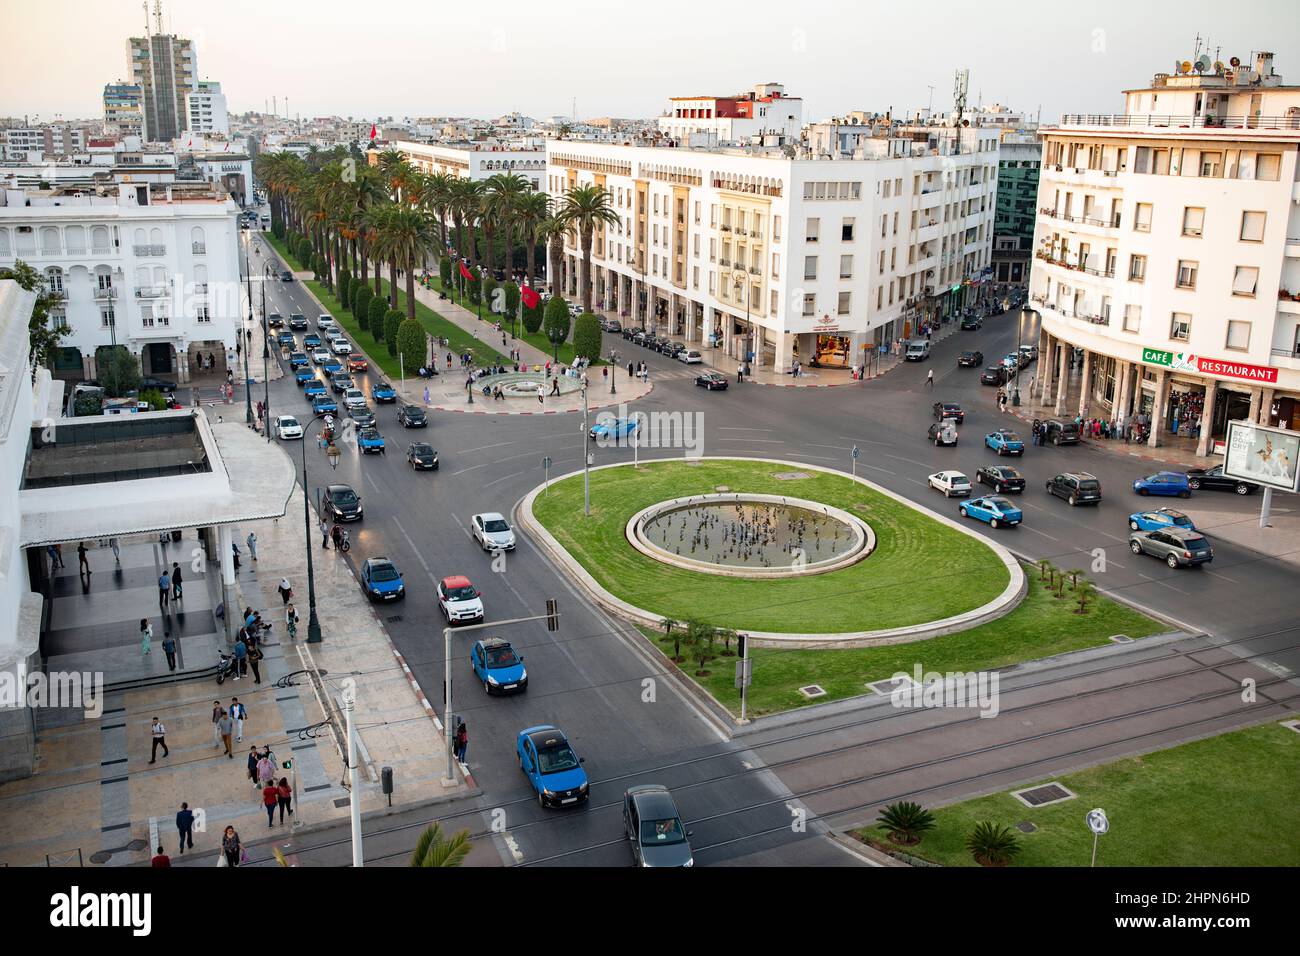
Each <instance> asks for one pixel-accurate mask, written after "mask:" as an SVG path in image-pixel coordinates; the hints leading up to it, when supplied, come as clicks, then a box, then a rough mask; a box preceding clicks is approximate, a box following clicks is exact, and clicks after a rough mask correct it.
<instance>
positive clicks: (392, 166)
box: [379, 149, 412, 202]
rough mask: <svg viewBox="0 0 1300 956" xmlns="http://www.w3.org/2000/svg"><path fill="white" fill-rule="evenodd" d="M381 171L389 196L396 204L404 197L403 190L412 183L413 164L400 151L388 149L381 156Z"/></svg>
mask: <svg viewBox="0 0 1300 956" xmlns="http://www.w3.org/2000/svg"><path fill="white" fill-rule="evenodd" d="M379 171H380V172H381V173H383V175H384V184H385V185H386V186H387V187H388V194H389V195H390V196H392V197H393V201H394V202H396V201H397V200H399V199H400V198H401V196H402V189H403V188H404V187H406V186H409V185H410V183H411V178H412V177H411V172H412V170H411V164H410V163H408V162H407V161H406V157H405V156H404V155H402V153H401V152H399V151H398V150H395V149H386V150H384V151H383V152H382V153H380V154H379Z"/></svg>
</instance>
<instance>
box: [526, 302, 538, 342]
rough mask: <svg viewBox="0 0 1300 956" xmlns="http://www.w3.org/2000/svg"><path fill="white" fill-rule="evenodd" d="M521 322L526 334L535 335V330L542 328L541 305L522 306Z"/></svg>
mask: <svg viewBox="0 0 1300 956" xmlns="http://www.w3.org/2000/svg"><path fill="white" fill-rule="evenodd" d="M523 322H524V330H525V331H527V332H528V334H530V335H535V334H536V333H537V330H538V329H540V328H541V327H542V304H541V303H540V302H538V303H537V304H536V305H534V306H532V307H529V306H527V305H525V306H524V312H523Z"/></svg>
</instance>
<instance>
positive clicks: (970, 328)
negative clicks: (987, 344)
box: [961, 315, 984, 332]
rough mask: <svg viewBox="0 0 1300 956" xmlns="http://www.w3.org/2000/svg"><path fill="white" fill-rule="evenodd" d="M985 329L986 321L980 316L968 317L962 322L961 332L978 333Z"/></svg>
mask: <svg viewBox="0 0 1300 956" xmlns="http://www.w3.org/2000/svg"><path fill="white" fill-rule="evenodd" d="M982 328H984V320H983V319H981V318H980V317H979V316H978V315H968V316H966V318H964V319H962V320H961V330H962V331H963V332H978V331H979V330H980V329H982Z"/></svg>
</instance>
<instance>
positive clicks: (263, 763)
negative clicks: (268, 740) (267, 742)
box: [257, 747, 276, 787]
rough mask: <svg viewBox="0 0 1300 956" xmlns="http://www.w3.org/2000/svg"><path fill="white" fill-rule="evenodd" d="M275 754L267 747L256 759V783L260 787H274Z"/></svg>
mask: <svg viewBox="0 0 1300 956" xmlns="http://www.w3.org/2000/svg"><path fill="white" fill-rule="evenodd" d="M275 764H276V761H275V754H273V753H272V752H271V748H270V747H267V748H266V750H265V751H263V752H262V755H261V756H260V757H258V759H257V783H258V786H261V787H268V786H269V787H273V786H275Z"/></svg>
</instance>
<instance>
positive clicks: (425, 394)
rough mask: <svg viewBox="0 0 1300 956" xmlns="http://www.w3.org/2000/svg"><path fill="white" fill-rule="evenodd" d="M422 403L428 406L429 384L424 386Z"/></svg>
mask: <svg viewBox="0 0 1300 956" xmlns="http://www.w3.org/2000/svg"><path fill="white" fill-rule="evenodd" d="M424 404H425V406H426V407H428V404H429V386H427V385H426V386H424Z"/></svg>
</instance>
